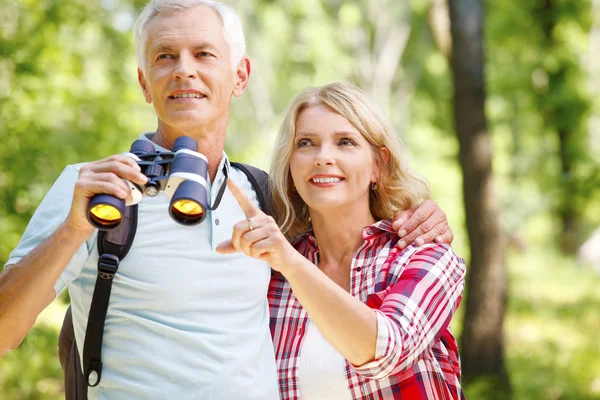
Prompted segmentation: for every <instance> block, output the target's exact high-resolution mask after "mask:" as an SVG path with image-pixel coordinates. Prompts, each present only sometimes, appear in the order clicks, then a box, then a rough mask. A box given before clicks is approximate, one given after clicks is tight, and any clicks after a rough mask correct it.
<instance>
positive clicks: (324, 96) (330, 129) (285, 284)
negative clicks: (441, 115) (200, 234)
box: [219, 83, 465, 400]
mask: <svg viewBox="0 0 600 400" xmlns="http://www.w3.org/2000/svg"><path fill="white" fill-rule="evenodd" d="M275 154H277V157H276V158H275V159H274V160H273V163H272V166H271V177H272V179H273V195H274V202H275V206H276V211H277V213H276V214H277V215H279V216H281V217H280V219H279V220H278V221H275V220H274V219H273V218H271V217H269V216H267V215H265V214H264V213H263V212H261V211H260V210H259V209H258V208H256V207H255V206H254V205H253V204H252V203H251V202H250V201H249V200H248V199H247V198H246V197H245V196H244V194H243V193H242V192H241V191H240V190H239V189H238V188H237V187H236V186H235V184H234V183H230V189H231V190H232V192H233V193H234V195H235V196H236V198H237V200H238V202H239V203H240V205H241V206H242V208H243V210H244V212H245V214H246V216H247V219H246V220H244V221H241V222H239V223H238V224H236V225H235V227H234V231H233V234H232V239H231V241H228V242H226V243H222V244H221V245H220V246H219V251H221V252H234V251H242V252H244V253H245V254H247V255H249V256H252V257H255V258H258V259H261V260H264V261H266V262H267V263H269V264H270V265H271V267H272V268H273V269H274V271H275V272H274V273H273V275H272V279H271V283H270V287H269V294H268V297H269V304H270V312H271V333H272V336H273V343H274V346H275V355H276V359H277V368H278V378H279V391H280V395H281V398H282V399H327V400H335V399H411V400H413V399H461V398H464V396H463V393H462V389H461V384H460V361H459V355H458V347H457V344H456V340H455V339H454V337H453V335H452V334H451V333H450V331H449V329H448V327H449V324H450V320H451V318H452V316H453V314H454V312H455V311H456V309H457V308H458V306H459V304H460V301H461V298H462V291H463V287H464V275H465V265H464V261H463V260H462V259H461V258H459V257H457V256H456V255H455V254H454V253H453V251H452V249H451V248H450V246H449V245H445V244H425V245H421V246H418V245H416V244H412V245H410V246H408V247H406V248H405V249H402V250H401V249H399V248H398V247H397V246H396V244H397V242H398V240H399V238H398V236H397V234H396V232H395V231H394V229H392V217H393V216H394V213H395V212H397V211H398V210H405V209H409V208H411V207H413V206H414V205H415V204H418V203H419V202H421V201H423V200H424V199H427V198H429V195H430V194H429V188H428V184H427V182H426V181H425V180H424V179H423V178H421V177H419V176H418V175H416V174H415V173H414V172H412V170H411V169H410V168H409V167H408V163H407V160H406V157H405V155H404V153H403V151H402V147H401V146H400V144H399V141H398V139H397V135H396V134H395V133H394V131H393V129H392V128H391V127H390V125H389V124H388V123H387V122H386V120H385V119H384V118H383V117H382V115H381V112H380V111H379V110H378V108H377V107H376V106H374V105H373V103H372V102H370V101H369V100H368V98H367V97H366V96H365V95H364V94H363V93H362V92H361V91H360V90H358V89H357V88H355V87H352V86H349V85H345V84H340V83H334V84H330V85H326V86H323V87H316V88H309V89H307V90H305V91H303V92H302V93H300V94H299V95H298V96H297V97H296V98H295V99H294V100H293V102H292V104H291V106H290V108H289V110H288V112H287V114H286V117H285V120H284V123H283V125H282V127H281V129H280V131H279V135H278V138H277V144H276V149H275ZM289 240H292V242H291V243H290V241H289Z"/></svg>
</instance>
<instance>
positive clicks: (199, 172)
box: [87, 136, 208, 230]
mask: <svg viewBox="0 0 600 400" xmlns="http://www.w3.org/2000/svg"><path fill="white" fill-rule="evenodd" d="M197 150H198V143H196V141H195V140H194V139H192V138H190V137H187V136H181V137H178V138H177V139H176V140H175V143H174V145H173V151H170V152H159V151H156V150H155V148H154V145H153V144H152V143H151V142H150V141H148V140H136V141H135V142H133V144H132V145H131V150H130V151H129V153H127V154H126V155H127V156H129V157H131V158H133V159H134V160H135V161H136V162H137V164H138V165H139V166H140V167H141V169H142V173H143V174H144V175H146V176H147V177H148V182H147V183H146V184H145V185H143V187H142V186H139V185H137V184H134V183H132V182H130V181H128V180H125V182H126V183H127V184H128V185H129V188H130V189H131V197H132V200H131V201H130V202H125V200H122V199H119V198H117V197H115V196H112V195H109V194H96V195H94V196H92V198H91V199H90V202H89V204H88V209H87V217H88V221H90V223H91V224H92V225H93V226H94V227H95V228H97V229H100V230H110V229H114V228H116V227H117V226H119V224H120V223H121V221H122V220H123V216H124V215H125V207H127V206H131V205H134V204H138V203H139V202H140V201H141V200H142V197H143V195H144V194H145V195H147V196H151V197H154V196H156V195H158V193H159V192H160V191H161V190H164V192H165V194H166V196H167V197H168V198H170V199H171V200H170V203H169V215H170V216H171V218H173V219H174V220H175V221H177V222H179V223H180V224H182V225H197V224H199V223H201V222H202V221H204V218H205V217H206V210H207V209H208V196H207V187H206V185H207V177H208V174H207V173H208V160H207V159H206V157H205V156H204V155H203V154H201V153H198V152H197Z"/></svg>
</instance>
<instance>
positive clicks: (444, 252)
mask: <svg viewBox="0 0 600 400" xmlns="http://www.w3.org/2000/svg"><path fill="white" fill-rule="evenodd" d="M386 263H390V265H389V266H384V269H385V267H390V268H392V269H393V268H397V267H402V265H401V264H402V263H405V264H406V265H405V267H404V268H403V269H402V271H401V275H400V278H399V279H398V281H397V282H396V283H395V284H394V285H392V286H389V287H388V288H386V289H385V290H383V291H381V292H377V293H373V294H371V295H370V296H369V297H368V299H367V305H369V306H370V307H371V308H373V309H375V312H376V314H377V347H376V353H375V360H373V361H370V362H368V363H366V364H364V365H361V366H354V365H353V368H354V369H355V371H356V372H357V373H358V374H360V375H362V376H364V377H366V378H372V379H385V378H387V377H389V376H390V375H395V374H398V373H400V372H403V371H405V370H407V369H409V368H411V367H412V366H413V365H414V364H415V363H416V362H417V361H418V360H419V358H420V357H421V356H422V355H423V354H424V353H426V352H427V351H429V350H431V348H432V347H433V345H434V344H435V343H436V341H437V340H439V339H440V336H441V335H442V334H443V333H444V331H445V330H446V329H448V326H449V325H450V320H451V319H452V315H453V314H454V312H455V311H456V309H457V308H458V306H459V304H460V301H461V299H462V291H463V288H464V277H465V264H464V261H463V260H462V259H461V258H459V257H457V256H456V255H455V254H454V252H453V251H452V249H451V248H450V246H448V245H427V246H422V247H419V248H418V249H416V251H415V252H414V253H413V254H412V255H411V256H410V257H409V259H408V260H406V258H405V257H403V256H402V254H401V251H400V250H398V249H397V248H394V250H392V251H391V252H390V255H389V257H388V258H387V260H386Z"/></svg>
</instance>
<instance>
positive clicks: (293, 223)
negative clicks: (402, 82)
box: [270, 83, 430, 239]
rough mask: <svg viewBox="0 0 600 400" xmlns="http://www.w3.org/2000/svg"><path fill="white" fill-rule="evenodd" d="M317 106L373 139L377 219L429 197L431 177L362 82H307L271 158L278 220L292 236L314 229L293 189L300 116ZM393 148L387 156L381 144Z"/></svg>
mask: <svg viewBox="0 0 600 400" xmlns="http://www.w3.org/2000/svg"><path fill="white" fill-rule="evenodd" d="M313 106H324V107H327V108H329V109H331V110H332V111H333V112H335V113H336V114H339V115H341V116H342V117H344V118H346V119H347V120H348V122H350V123H351V124H352V126H354V127H355V128H356V129H357V130H358V131H359V132H360V133H361V134H362V135H363V137H364V138H365V139H366V140H367V141H368V142H369V144H370V145H371V148H372V150H373V155H374V158H375V162H376V163H377V166H378V168H379V171H380V176H379V179H378V181H377V185H376V188H375V189H373V188H371V190H370V196H369V197H370V198H369V205H370V211H371V214H372V215H373V217H374V218H375V219H376V220H381V219H387V218H391V217H393V216H394V213H395V212H396V211H398V210H406V209H408V208H411V207H413V206H414V205H416V204H418V203H420V202H421V201H423V200H425V199H428V198H429V197H430V193H429V184H428V182H427V180H426V179H425V178H423V177H421V176H419V175H417V174H416V173H414V172H413V171H412V170H411V169H410V168H409V166H408V161H407V158H406V155H405V153H404V146H402V144H401V142H400V140H399V138H398V136H397V135H396V133H395V131H394V129H393V128H392V127H391V125H390V124H389V123H388V122H387V120H386V119H385V118H384V117H383V114H382V112H381V111H380V109H379V108H378V107H377V106H376V105H375V104H374V103H373V102H372V101H371V100H369V98H368V97H367V96H366V95H365V94H364V93H363V92H362V91H361V90H360V89H358V88H356V87H354V86H352V85H348V84H344V83H331V84H329V85H325V86H320V87H311V88H307V89H305V90H304V91H302V92H301V93H300V94H298V95H297V96H296V97H295V98H294V99H293V100H292V103H291V104H290V106H289V108H288V110H287V112H286V115H285V118H284V120H283V123H282V125H281V127H280V129H279V133H278V135H277V139H276V142H275V149H274V153H273V161H272V163H271V171H270V174H271V179H272V180H271V186H272V193H273V200H274V202H273V203H274V207H275V215H277V223H278V224H279V226H280V227H281V230H282V232H283V233H284V234H285V235H286V236H287V237H288V238H290V239H294V238H296V237H298V236H299V235H301V234H303V233H305V232H307V231H308V230H310V229H311V223H310V215H309V212H308V206H307V205H306V203H304V201H303V200H302V198H301V197H300V195H299V194H298V193H297V192H296V191H295V189H294V183H293V181H292V175H291V173H290V158H291V155H292V151H293V149H294V138H295V136H296V121H297V120H298V116H299V115H300V113H301V112H302V111H303V110H304V109H306V108H308V107H313ZM382 147H385V148H387V149H388V150H389V160H387V161H386V160H385V159H384V158H383V156H382V153H381V151H380V149H381V148H382Z"/></svg>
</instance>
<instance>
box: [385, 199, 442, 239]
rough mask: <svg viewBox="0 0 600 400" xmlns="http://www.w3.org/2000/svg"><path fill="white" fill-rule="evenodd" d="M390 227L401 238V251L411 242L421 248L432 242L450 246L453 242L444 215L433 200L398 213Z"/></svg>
mask: <svg viewBox="0 0 600 400" xmlns="http://www.w3.org/2000/svg"><path fill="white" fill-rule="evenodd" d="M392 227H393V228H394V230H395V231H397V232H398V236H400V238H401V240H400V241H399V242H398V247H399V248H401V249H403V248H405V247H406V246H408V245H409V244H411V243H412V242H415V244H416V245H417V246H421V245H423V244H425V243H433V242H435V243H446V244H451V243H452V240H454V234H453V233H452V229H450V226H449V225H448V220H447V219H446V213H445V212H444V211H442V209H441V208H440V207H439V206H438V204H437V203H436V202H435V201H433V200H425V201H424V202H422V203H421V204H419V205H418V206H415V207H413V208H411V209H409V210H403V211H398V212H397V213H396V216H395V218H394V223H393V224H392Z"/></svg>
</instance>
